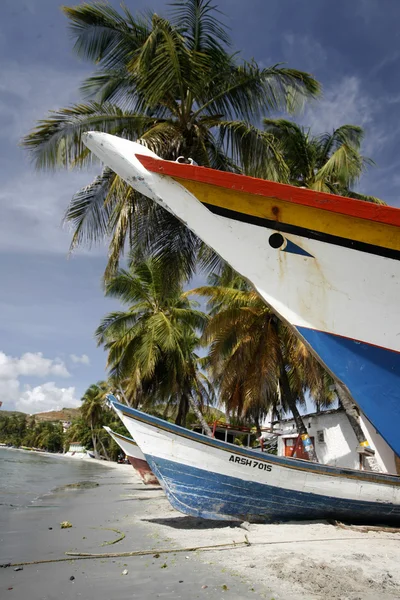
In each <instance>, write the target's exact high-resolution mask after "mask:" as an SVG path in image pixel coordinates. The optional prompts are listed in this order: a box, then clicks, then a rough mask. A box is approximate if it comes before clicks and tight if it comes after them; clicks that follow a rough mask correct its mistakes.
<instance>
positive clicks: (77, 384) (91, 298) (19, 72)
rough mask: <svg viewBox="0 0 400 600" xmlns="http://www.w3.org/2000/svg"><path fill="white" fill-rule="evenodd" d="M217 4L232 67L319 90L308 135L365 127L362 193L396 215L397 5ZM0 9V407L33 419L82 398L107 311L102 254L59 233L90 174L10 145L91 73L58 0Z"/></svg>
mask: <svg viewBox="0 0 400 600" xmlns="http://www.w3.org/2000/svg"><path fill="white" fill-rule="evenodd" d="M111 3H112V4H113V5H114V6H116V7H118V5H119V2H116V1H113V2H111ZM215 3H216V4H217V5H218V7H219V9H220V10H221V12H222V13H223V17H222V18H223V20H224V21H225V23H226V24H227V25H228V26H229V28H230V30H231V36H232V39H233V42H234V47H235V49H237V50H239V51H240V52H241V55H242V57H243V58H245V59H251V58H254V59H255V60H256V61H258V62H259V63H260V64H262V65H263V66H269V65H273V64H276V63H286V65H287V66H289V67H292V68H296V69H300V70H304V71H308V72H310V73H312V74H313V75H314V76H315V77H316V78H317V79H318V80H319V81H320V82H321V83H322V85H323V96H322V98H321V99H320V100H318V101H315V102H313V103H311V104H308V105H307V106H306V107H305V109H304V112H303V113H302V114H301V115H298V116H297V117H296V119H297V120H298V121H299V122H301V123H302V124H304V125H306V126H308V127H311V129H312V131H313V132H314V133H322V132H325V131H331V130H333V129H334V128H336V127H338V126H340V125H343V124H345V123H351V124H356V125H361V126H362V127H364V129H365V132H366V137H365V143H364V147H363V153H364V154H365V155H366V156H369V157H371V158H372V159H373V160H374V161H375V163H376V166H375V167H374V168H373V169H371V170H370V171H369V172H368V173H367V174H366V175H364V176H363V179H362V180H361V182H360V184H359V190H360V191H362V192H364V193H366V194H370V195H374V196H379V197H380V198H382V199H384V200H385V201H386V202H388V203H389V204H392V205H397V206H400V201H399V198H398V194H397V189H398V187H399V184H400V172H399V166H400V156H399V151H398V136H399V134H400V120H399V114H400V78H399V77H398V71H399V68H400V44H399V37H400V2H399V0H379V1H377V0H351V1H349V0H246V1H244V0H215ZM65 4H68V0H65ZM71 4H73V3H71ZM126 4H127V6H128V7H129V8H130V9H131V10H132V11H133V12H136V11H142V10H148V9H152V10H154V11H155V12H157V13H158V14H166V11H167V10H168V6H167V4H168V3H167V2H165V0H154V1H153V2H147V1H145V0H126ZM1 7H2V18H1V23H0V75H1V76H0V181H1V186H0V210H1V212H0V253H1V259H0V401H2V402H3V407H2V408H3V409H8V410H15V409H16V410H22V411H24V412H27V413H35V412H41V411H45V410H52V409H58V408H61V407H66V406H78V405H79V403H80V398H81V396H82V394H83V392H84V390H85V389H86V388H87V387H88V386H89V385H90V384H91V383H93V382H95V381H97V380H100V379H103V378H105V376H106V370H105V363H106V355H105V353H104V352H103V350H102V349H101V348H98V347H97V346H96V341H95V338H94V331H95V329H96V327H97V326H98V324H99V322H100V319H101V318H102V316H103V315H104V314H106V313H107V312H109V311H110V310H113V309H115V308H116V304H115V301H113V302H111V301H110V300H108V299H105V298H104V295H103V290H102V284H101V276H102V273H103V271H104V267H105V263H106V246H105V245H102V246H99V247H96V248H92V249H89V248H84V249H82V250H80V251H79V252H77V253H75V254H73V255H72V256H71V257H69V256H68V247H69V242H70V232H69V231H68V230H67V229H66V228H65V227H62V225H61V223H62V218H63V214H64V211H65V209H66V208H67V206H68V203H69V201H70V199H71V198H72V196H73V194H74V192H76V191H77V190H78V189H79V188H80V187H82V186H84V185H86V184H88V183H89V182H90V181H91V180H92V179H93V178H94V176H95V175H96V169H94V170H93V168H92V171H91V172H87V171H63V172H58V173H54V174H49V173H47V172H39V173H38V172H35V170H34V169H33V167H32V165H31V164H30V160H29V156H28V154H27V152H26V151H25V150H24V149H23V148H21V146H20V140H21V138H22V137H23V136H24V135H25V134H27V133H28V132H29V131H30V130H31V129H32V128H33V126H34V125H35V122H36V121H37V120H38V119H40V118H44V117H45V116H46V114H47V113H48V111H49V110H56V109H58V108H61V107H65V106H68V105H70V104H71V103H73V102H77V101H79V85H80V83H81V82H82V80H83V79H84V78H85V76H87V75H89V74H90V73H91V72H92V67H91V65H90V64H86V63H83V62H81V61H80V60H79V59H78V58H77V57H76V56H75V55H74V53H73V43H72V40H71V37H70V35H69V32H68V27H67V20H66V18H65V17H64V15H63V14H62V13H61V10H60V3H59V1H58V0H2V2H1ZM99 168H100V167H99Z"/></svg>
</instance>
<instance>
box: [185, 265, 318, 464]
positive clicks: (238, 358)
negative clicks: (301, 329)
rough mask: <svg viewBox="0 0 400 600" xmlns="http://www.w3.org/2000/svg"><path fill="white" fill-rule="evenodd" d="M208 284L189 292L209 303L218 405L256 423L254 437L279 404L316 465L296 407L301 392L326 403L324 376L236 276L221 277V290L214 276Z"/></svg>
mask: <svg viewBox="0 0 400 600" xmlns="http://www.w3.org/2000/svg"><path fill="white" fill-rule="evenodd" d="M211 279H212V281H213V283H214V285H212V286H204V287H201V288H197V289H195V290H191V291H190V292H188V293H190V294H199V295H202V296H205V297H207V298H209V307H210V309H211V314H212V317H211V319H210V321H209V322H208V324H207V326H206V329H205V332H204V336H203V341H204V343H205V344H209V345H210V353H209V364H210V367H211V373H212V376H213V380H214V381H215V383H216V385H217V386H218V389H219V392H220V399H221V401H222V402H223V403H224V404H225V405H226V406H227V407H228V410H229V411H230V412H233V413H235V414H236V415H237V416H241V417H244V418H247V419H250V420H251V421H252V422H253V423H255V424H256V426H257V428H258V430H259V432H260V423H261V421H262V419H263V418H264V417H265V416H266V415H267V414H268V413H269V412H270V410H271V409H274V408H276V407H277V405H278V404H282V407H283V408H284V410H285V411H287V410H290V411H291V412H292V414H293V418H294V420H295V422H296V427H297V431H298V433H299V435H301V438H302V443H303V446H304V448H305V450H306V451H307V452H308V455H309V456H310V459H311V460H314V461H316V460H317V456H316V453H315V449H314V448H313V447H312V446H311V447H310V441H309V436H308V433H307V429H306V427H305V425H304V422H303V419H302V417H301V415H300V413H299V410H298V408H297V404H298V403H300V404H303V405H304V403H305V392H306V391H308V393H309V394H311V397H314V398H315V400H316V401H319V402H321V398H322V397H324V400H325V402H326V401H327V396H326V395H325V394H323V393H322V390H324V389H326V387H327V385H326V384H327V380H326V378H325V372H324V371H323V370H322V369H321V367H320V366H319V364H318V363H317V361H316V360H315V359H314V357H313V356H312V355H311V353H310V352H309V351H308V350H307V348H306V347H305V345H304V344H303V343H302V342H301V341H300V340H299V339H298V338H297V337H296V336H295V334H294V333H293V332H292V330H291V329H290V328H288V327H287V326H286V325H284V324H283V323H282V322H280V321H279V320H278V319H277V317H276V316H275V315H274V314H273V312H272V311H271V310H270V309H269V308H268V306H267V305H266V304H265V303H264V301H263V300H262V299H261V298H260V297H259V295H258V294H257V293H256V292H255V291H254V290H252V289H251V288H249V286H248V285H247V284H246V283H245V282H244V281H243V279H241V278H240V277H238V276H235V277H234V279H233V281H231V284H230V285H229V276H228V278H226V274H223V276H222V278H221V279H222V280H225V286H221V285H218V283H219V281H218V279H219V278H218V276H216V275H215V274H214V275H213V276H212V278H211ZM216 284H217V285H216ZM227 284H228V285H227ZM260 433H261V432H260Z"/></svg>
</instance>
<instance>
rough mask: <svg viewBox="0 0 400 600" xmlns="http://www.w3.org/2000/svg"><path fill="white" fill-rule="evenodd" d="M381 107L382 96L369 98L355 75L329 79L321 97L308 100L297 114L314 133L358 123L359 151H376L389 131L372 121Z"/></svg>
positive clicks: (367, 152) (385, 139)
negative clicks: (361, 137) (362, 133)
mask: <svg viewBox="0 0 400 600" xmlns="http://www.w3.org/2000/svg"><path fill="white" fill-rule="evenodd" d="M381 111H382V99H377V98H373V97H372V96H371V95H369V94H368V93H367V91H366V90H365V89H364V88H363V86H362V82H361V80H360V79H359V78H358V77H356V76H347V77H343V78H342V79H340V80H338V81H336V82H334V83H332V84H331V85H330V86H328V88H327V89H326V90H325V92H324V95H323V97H322V99H321V100H319V101H314V102H311V103H310V104H309V105H308V107H307V109H306V110H305V112H304V115H302V117H301V121H302V123H304V125H306V126H308V127H311V130H312V132H313V133H314V134H319V133H324V132H331V131H333V130H334V129H336V128H338V127H340V126H341V125H345V124H351V125H360V126H361V127H363V128H364V130H365V134H366V135H365V142H364V145H363V153H365V154H366V155H369V154H373V153H376V152H377V151H378V150H379V149H380V148H382V146H383V145H384V143H385V142H386V141H387V140H388V136H389V133H388V132H386V131H385V130H384V129H382V128H381V127H378V126H377V124H376V117H377V115H378V114H379V113H380V112H381Z"/></svg>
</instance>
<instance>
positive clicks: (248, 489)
mask: <svg viewBox="0 0 400 600" xmlns="http://www.w3.org/2000/svg"><path fill="white" fill-rule="evenodd" d="M146 459H147V461H148V463H149V465H150V467H151V469H152V471H153V473H155V474H156V476H157V478H158V479H159V481H160V484H161V485H162V487H163V488H164V490H165V492H166V494H167V496H168V500H169V501H170V503H171V504H172V506H173V507H174V508H176V509H177V510H179V511H180V512H183V513H184V514H186V515H191V516H195V517H202V518H204V519H220V520H226V519H230V520H242V521H253V522H254V521H255V522H260V521H264V522H265V521H280V520H290V519H296V520H300V519H303V520H304V519H306V520H309V519H342V520H347V521H352V522H361V523H388V524H400V506H394V505H392V504H383V503H377V502H361V501H357V500H345V499H338V498H332V497H330V496H321V495H318V494H312V493H308V492H298V491H291V490H285V489H282V488H277V487H272V486H269V485H265V484H261V483H254V482H249V481H243V480H242V479H239V478H237V477H229V476H226V475H218V474H217V473H212V472H209V471H205V470H203V469H197V468H195V467H188V466H186V465H183V464H181V463H176V462H173V461H169V460H165V459H161V458H158V457H154V456H151V455H146Z"/></svg>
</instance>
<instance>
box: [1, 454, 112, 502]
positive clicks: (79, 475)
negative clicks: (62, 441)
mask: <svg viewBox="0 0 400 600" xmlns="http://www.w3.org/2000/svg"><path fill="white" fill-rule="evenodd" d="M108 469H109V467H105V466H104V467H103V466H102V465H99V464H98V463H93V464H92V463H90V462H88V461H85V460H74V459H71V458H66V457H63V456H62V455H54V456H51V455H48V454H40V453H36V452H29V451H25V450H17V449H13V448H0V510H4V509H7V508H8V509H11V510H12V509H15V510H17V509H18V508H25V507H29V506H35V505H38V504H39V505H40V502H41V501H42V500H43V499H44V498H46V496H47V495H48V494H50V493H51V492H52V491H53V490H55V489H56V488H58V487H61V486H63V485H67V484H70V483H78V482H80V481H92V482H95V481H96V480H97V479H98V478H99V477H101V475H102V474H103V473H104V472H105V471H108Z"/></svg>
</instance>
